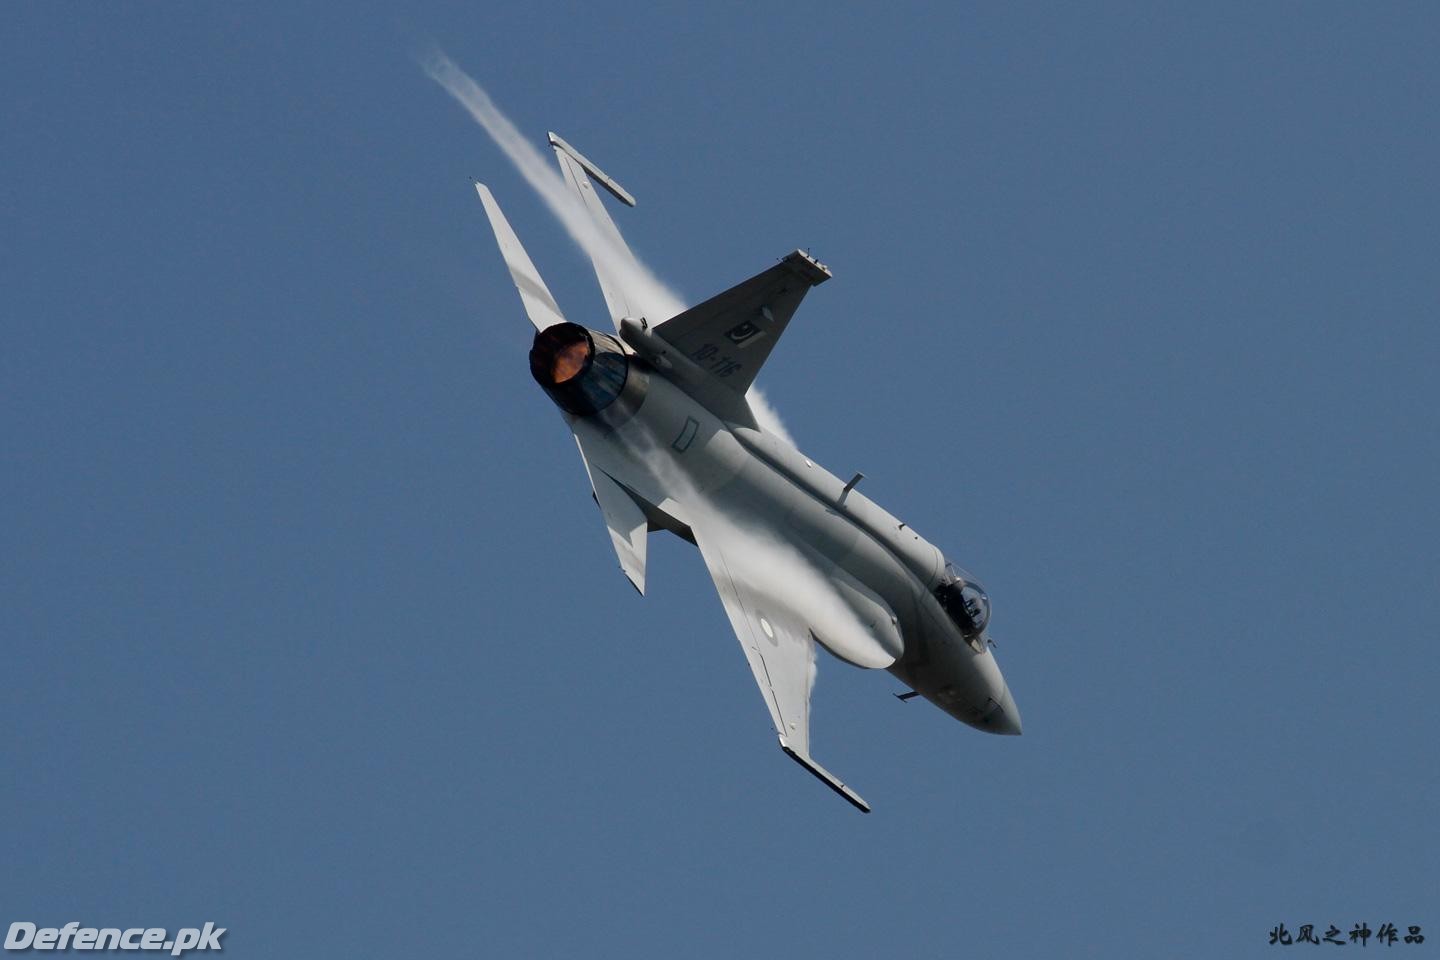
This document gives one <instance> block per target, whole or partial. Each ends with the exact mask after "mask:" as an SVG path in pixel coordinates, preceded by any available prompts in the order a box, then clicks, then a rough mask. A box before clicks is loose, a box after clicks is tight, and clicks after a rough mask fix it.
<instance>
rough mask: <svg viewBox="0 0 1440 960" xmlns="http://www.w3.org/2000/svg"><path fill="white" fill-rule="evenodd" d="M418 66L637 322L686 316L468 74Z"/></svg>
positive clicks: (755, 404) (773, 427)
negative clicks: (608, 281)
mask: <svg viewBox="0 0 1440 960" xmlns="http://www.w3.org/2000/svg"><path fill="white" fill-rule="evenodd" d="M421 66H422V67H423V68H424V69H425V72H426V73H427V74H428V75H429V76H430V78H431V79H432V80H434V81H435V82H436V83H438V84H440V86H442V87H444V88H445V91H446V92H447V93H449V94H450V96H452V97H454V98H455V100H456V101H457V102H459V104H460V105H461V106H462V107H464V108H465V109H466V111H468V112H469V114H470V116H472V117H473V118H475V121H476V122H477V123H479V124H480V126H481V127H483V128H484V129H485V132H486V133H488V134H489V135H490V139H492V140H494V141H495V144H496V146H498V147H499V148H500V149H501V150H502V151H504V153H505V156H506V157H508V158H509V159H510V162H511V163H513V164H514V165H515V169H517V170H518V171H520V175H521V176H523V177H524V178H525V181H526V182H527V183H529V184H530V186H531V187H532V188H534V190H535V192H536V193H538V194H540V199H542V200H544V201H545V205H546V206H547V207H549V208H550V212H551V213H553V214H555V216H556V218H558V219H559V221H560V223H561V224H562V225H563V226H564V227H565V230H566V232H568V233H569V234H570V237H571V239H572V240H574V241H575V242H576V243H577V244H579V246H580V248H581V249H582V250H584V251H585V253H586V254H587V255H589V257H590V258H591V259H592V260H594V261H596V262H598V263H601V264H603V265H604V269H605V272H606V273H607V274H609V275H610V276H612V277H614V278H615V279H616V280H617V281H618V282H619V283H620V285H621V287H622V288H623V289H624V291H625V296H626V298H627V299H629V300H630V301H631V302H632V303H633V304H634V305H635V306H636V307H638V308H639V309H640V313H641V316H644V317H647V318H650V319H652V321H654V322H656V323H658V322H662V321H664V320H668V319H670V318H671V317H673V316H675V315H676V314H679V313H681V312H683V311H684V310H685V301H684V300H683V299H681V297H680V296H679V295H678V294H676V293H675V292H674V291H673V290H671V289H670V288H669V287H667V286H666V285H665V284H664V283H662V282H661V281H660V279H659V278H658V277H656V276H655V274H654V273H653V272H652V271H651V270H650V269H649V268H648V267H646V266H645V265H644V264H643V263H641V262H640V261H639V260H637V259H636V258H635V257H634V255H633V254H632V253H631V252H630V251H629V250H627V249H625V248H623V247H619V246H617V245H616V244H615V243H614V242H613V241H612V240H611V238H610V237H609V236H607V235H606V234H605V233H604V232H602V231H601V230H600V229H599V228H598V227H597V226H596V225H595V221H594V220H593V219H592V218H591V216H590V212H589V211H588V210H586V209H585V205H584V204H583V203H582V202H581V201H580V199H579V198H578V197H576V196H575V195H574V194H573V193H572V192H571V191H570V190H569V188H568V187H566V185H565V181H564V179H563V178H562V177H561V176H560V174H559V173H558V172H557V171H556V170H555V168H554V167H553V166H551V164H550V163H549V161H548V160H546V158H545V157H544V156H542V155H541V153H540V151H538V150H536V149H535V147H534V146H533V145H531V143H530V141H529V140H527V139H525V137H524V136H523V135H522V134H521V133H520V131H519V130H518V129H517V128H516V127H515V124H513V123H512V122H511V121H510V118H509V117H507V116H505V114H503V113H501V112H500V108H499V107H497V106H495V102H494V101H493V100H491V99H490V96H489V94H487V93H486V92H485V91H484V90H483V89H482V88H481V87H480V85H479V84H478V83H476V82H475V81H474V79H472V78H471V77H470V75H469V74H467V73H466V72H465V71H464V70H461V69H460V68H459V67H458V66H456V64H455V62H454V61H453V60H451V59H450V58H449V57H447V56H446V55H445V54H444V53H442V52H441V51H440V50H439V49H433V50H431V51H430V53H429V54H428V55H426V56H425V57H423V58H422V61H421ZM655 318H659V319H658V320H656V319H655ZM747 397H748V399H749V401H750V408H751V411H752V412H753V413H754V414H755V419H756V421H757V422H758V423H759V425H760V428H761V429H762V430H765V431H766V432H768V433H772V434H774V435H775V436H777V437H780V438H781V439H783V440H784V441H785V442H786V443H789V444H790V445H791V446H795V441H794V440H793V439H791V437H790V434H789V432H788V431H787V430H786V429H785V425H784V424H782V423H781V422H780V416H779V415H778V414H777V413H776V412H775V410H774V409H773V408H772V407H771V406H770V404H769V402H768V401H766V399H765V397H764V396H763V395H762V394H761V393H760V391H759V390H757V389H755V388H754V387H751V389H750V391H749V393H748V394H747Z"/></svg>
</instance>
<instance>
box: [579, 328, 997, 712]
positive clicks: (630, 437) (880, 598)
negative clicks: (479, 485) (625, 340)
mask: <svg viewBox="0 0 1440 960" xmlns="http://www.w3.org/2000/svg"><path fill="white" fill-rule="evenodd" d="M631 359H632V364H633V365H634V366H633V368H632V373H631V375H632V376H634V377H640V378H643V381H644V383H643V385H642V388H641V389H639V390H637V391H635V395H636V401H635V403H633V404H630V405H625V404H620V405H617V411H616V412H612V413H611V414H610V415H608V416H601V417H573V416H571V415H568V414H567V415H566V419H567V421H569V424H570V427H571V429H572V430H574V431H575V433H576V435H577V437H579V438H580V439H581V442H582V446H583V448H584V450H585V452H586V453H587V455H588V456H589V457H590V458H591V460H592V461H594V464H593V465H594V466H598V467H599V468H600V469H602V470H604V471H606V473H608V474H610V475H611V476H616V477H625V478H627V480H626V485H627V487H628V489H629V492H630V493H631V494H632V495H633V496H634V497H635V498H636V500H637V501H638V502H640V503H642V505H643V506H644V508H645V510H646V514H647V516H648V517H649V518H650V522H651V526H652V527H663V528H668V529H670V530H672V531H673V532H675V533H677V534H679V535H680V536H682V537H685V536H687V534H688V528H689V525H690V522H691V519H690V513H691V512H692V511H694V510H695V509H696V508H697V506H696V505H697V504H704V507H705V509H709V510H714V511H716V512H718V513H720V514H723V515H725V516H726V517H727V518H728V519H729V520H730V521H732V522H734V523H739V524H744V525H747V526H749V527H750V528H752V529H753V530H756V531H761V532H763V533H764V534H765V535H766V536H768V537H770V538H772V539H774V540H775V541H776V542H778V543H780V544H782V545H784V546H785V547H787V548H788V549H792V550H794V551H796V552H798V553H799V554H801V555H802V556H803V557H804V558H805V560H806V561H807V562H808V563H809V564H810V566H811V567H812V568H813V569H815V570H816V571H817V572H819V573H820V574H821V575H822V576H824V577H825V578H826V579H827V581H828V582H829V583H830V584H831V585H832V586H833V587H834V588H835V593H836V594H837V595H839V596H840V597H841V598H842V600H844V602H845V603H846V604H847V605H848V606H849V607H850V608H851V609H852V610H853V612H854V613H855V615H856V616H857V617H858V618H859V619H861V620H862V621H864V622H866V623H867V624H869V625H870V626H871V629H872V632H874V633H876V634H877V635H879V636H881V637H882V642H883V639H884V638H885V637H886V635H887V634H892V635H893V636H892V638H891V640H890V642H892V643H893V644H895V646H896V647H898V649H894V650H893V652H895V653H897V654H898V656H897V658H896V659H895V661H894V662H893V663H892V664H890V665H889V666H888V667H887V669H888V670H889V671H890V673H892V674H893V675H894V676H895V677H897V678H898V679H899V680H901V681H902V682H904V683H905V684H907V685H908V686H910V687H911V688H912V689H913V690H915V691H917V692H918V693H919V694H921V695H922V696H924V697H925V698H926V699H928V700H930V701H931V702H932V703H934V704H935V705H936V706H938V707H940V708H941V709H942V710H944V711H945V712H946V713H948V714H950V715H951V716H953V717H955V718H956V719H957V720H960V721H962V722H963V723H966V724H969V725H970V726H973V727H975V728H976V729H979V730H983V731H986V732H990V733H1000V734H1018V733H1019V732H1020V714H1019V711H1018V710H1017V709H1016V706H1015V702H1014V700H1013V698H1012V697H1011V695H1010V692H1009V689H1008V688H1007V686H1006V683H1005V680H1004V677H1003V676H1002V674H1001V672H1000V668H999V666H998V665H997V664H996V662H995V658H994V656H993V654H992V653H991V651H990V648H989V643H988V638H987V637H986V635H985V634H984V633H983V632H982V633H981V634H979V635H978V636H975V637H972V638H967V637H966V636H965V635H964V634H963V633H962V632H961V631H960V629H959V628H958V627H956V625H955V624H954V623H953V622H952V621H951V619H950V618H949V617H948V616H946V614H945V611H944V609H943V608H942V607H941V605H940V603H939V602H938V601H937V599H936V598H935V596H934V594H933V592H932V591H933V590H934V588H935V587H936V585H937V584H938V583H939V581H940V578H941V575H942V572H943V571H944V568H945V557H944V556H943V555H942V554H941V552H940V551H939V550H938V549H937V548H936V547H934V546H933V545H931V544H930V543H929V542H928V541H926V540H925V539H924V538H922V537H921V536H920V535H919V534H917V533H916V532H915V531H914V530H912V529H911V528H910V527H909V526H908V525H907V524H904V523H902V522H900V521H899V520H898V519H896V518H895V517H894V516H892V515H891V514H890V513H888V512H887V511H885V510H884V509H882V508H881V507H879V506H878V505H876V504H875V503H874V502H873V501H871V500H870V499H869V498H868V497H866V496H865V495H864V494H862V493H861V492H860V491H859V490H857V489H849V490H846V489H845V487H846V484H845V483H844V482H843V481H842V480H840V478H838V477H837V476H835V475H834V474H832V473H830V472H829V471H827V470H826V469H824V468H823V467H821V466H819V465H818V464H816V463H814V462H813V461H812V460H810V459H809V458H807V457H806V456H805V455H804V454H802V453H800V452H799V451H798V450H796V449H795V448H794V447H792V446H790V445H789V444H788V443H786V442H785V441H784V440H781V439H779V438H777V437H775V436H773V435H771V434H769V433H766V432H763V431H761V430H758V429H755V428H754V427H749V426H743V425H737V424H733V423H727V422H725V421H723V420H722V419H720V418H719V417H717V416H716V415H715V414H714V413H712V412H711V411H710V410H709V409H708V408H707V407H706V406H704V405H702V404H701V403H700V402H698V401H697V400H696V399H694V398H693V397H692V396H690V395H689V394H688V393H686V392H685V391H684V390H682V389H680V388H679V387H677V386H676V385H674V384H672V383H671V382H670V381H669V380H668V379H667V378H666V377H665V376H664V375H663V373H662V372H660V371H658V370H656V369H655V368H653V367H652V366H650V365H649V364H647V363H646V362H645V361H644V360H643V359H641V358H640V357H639V356H635V355H632V358H631ZM797 589H803V586H797ZM887 621H888V622H887ZM816 639H817V640H819V641H820V642H821V644H822V645H824V646H826V647H827V648H828V649H830V650H831V652H832V653H836V654H837V656H841V657H842V658H843V656H844V653H843V650H842V649H836V647H835V645H833V644H831V643H827V642H826V640H827V638H826V637H825V636H824V635H823V634H820V633H817V634H816Z"/></svg>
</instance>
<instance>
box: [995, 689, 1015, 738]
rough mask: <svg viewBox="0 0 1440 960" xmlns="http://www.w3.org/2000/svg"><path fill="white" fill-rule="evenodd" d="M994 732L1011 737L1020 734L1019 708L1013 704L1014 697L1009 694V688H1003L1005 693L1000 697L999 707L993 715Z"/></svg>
mask: <svg viewBox="0 0 1440 960" xmlns="http://www.w3.org/2000/svg"><path fill="white" fill-rule="evenodd" d="M994 723H995V727H994V730H995V732H996V733H999V734H1005V735H1008V736H1012V737H1018V736H1020V708H1019V707H1017V706H1015V698H1014V697H1012V696H1011V695H1010V688H1009V687H1006V688H1005V693H1004V695H1003V696H1001V698H1000V709H999V710H997V711H996V716H995V720H994Z"/></svg>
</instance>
